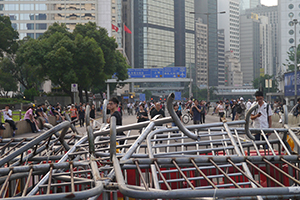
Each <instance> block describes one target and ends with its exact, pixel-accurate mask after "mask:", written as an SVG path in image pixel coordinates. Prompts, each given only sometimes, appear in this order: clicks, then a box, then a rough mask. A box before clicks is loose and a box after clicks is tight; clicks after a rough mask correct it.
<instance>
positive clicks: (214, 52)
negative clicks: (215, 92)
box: [195, 0, 219, 86]
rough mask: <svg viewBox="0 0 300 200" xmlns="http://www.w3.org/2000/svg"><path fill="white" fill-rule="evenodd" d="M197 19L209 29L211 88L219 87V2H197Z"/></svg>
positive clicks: (214, 0) (212, 0) (198, 0)
mask: <svg viewBox="0 0 300 200" xmlns="http://www.w3.org/2000/svg"><path fill="white" fill-rule="evenodd" d="M195 9H196V14H195V17H196V19H197V18H202V19H203V23H204V24H207V25H208V27H207V29H208V49H209V52H208V69H209V70H208V74H209V76H208V77H209V80H208V82H209V86H218V79H217V78H216V77H218V73H219V70H218V59H216V58H218V19H217V0H196V1H195Z"/></svg>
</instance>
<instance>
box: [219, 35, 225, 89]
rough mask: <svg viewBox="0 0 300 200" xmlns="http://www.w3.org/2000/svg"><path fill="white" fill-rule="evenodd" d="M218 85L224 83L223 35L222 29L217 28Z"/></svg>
mask: <svg viewBox="0 0 300 200" xmlns="http://www.w3.org/2000/svg"><path fill="white" fill-rule="evenodd" d="M218 70H219V72H218V86H224V85H225V35H224V29H220V30H218Z"/></svg>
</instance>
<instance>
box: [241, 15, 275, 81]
mask: <svg viewBox="0 0 300 200" xmlns="http://www.w3.org/2000/svg"><path fill="white" fill-rule="evenodd" d="M240 30H241V31H240V37H241V41H240V44H241V67H242V72H243V81H244V84H245V85H252V83H253V81H254V79H256V78H258V77H259V76H260V75H264V74H269V73H270V72H271V71H272V51H271V49H272V43H271V38H272V37H271V26H270V24H269V19H268V17H266V16H258V15H257V14H255V13H252V14H248V15H241V17H240Z"/></svg>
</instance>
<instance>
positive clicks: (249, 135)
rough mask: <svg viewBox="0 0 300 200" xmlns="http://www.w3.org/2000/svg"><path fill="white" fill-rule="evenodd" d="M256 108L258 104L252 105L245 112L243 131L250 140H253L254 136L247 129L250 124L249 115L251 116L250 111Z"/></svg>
mask: <svg viewBox="0 0 300 200" xmlns="http://www.w3.org/2000/svg"><path fill="white" fill-rule="evenodd" d="M257 108H258V104H255V105H253V106H251V108H250V109H249V110H248V112H247V114H246V119H245V120H246V124H245V133H246V135H247V136H248V138H249V139H251V140H255V137H254V136H253V135H252V134H251V132H250V130H249V126H250V117H251V113H252V112H253V111H254V110H255V109H257Z"/></svg>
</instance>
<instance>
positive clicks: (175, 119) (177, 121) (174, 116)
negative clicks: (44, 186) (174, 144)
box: [167, 93, 200, 140]
mask: <svg viewBox="0 0 300 200" xmlns="http://www.w3.org/2000/svg"><path fill="white" fill-rule="evenodd" d="M174 98H175V94H174V93H171V94H170V95H169V96H168V99H167V109H168V111H169V114H170V116H171V117H172V119H173V122H174V123H175V124H176V126H177V127H178V128H179V129H180V130H181V131H182V132H183V133H184V134H185V135H186V136H188V137H189V138H192V139H194V140H200V137H199V136H198V135H195V134H194V133H193V132H190V131H189V130H188V129H187V128H186V127H185V126H183V124H182V123H181V121H180V119H179V117H178V116H177V114H176V113H175V111H174V108H173V101H174Z"/></svg>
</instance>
